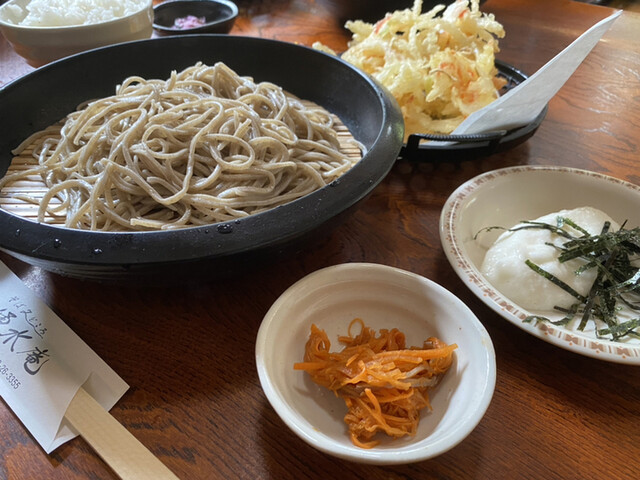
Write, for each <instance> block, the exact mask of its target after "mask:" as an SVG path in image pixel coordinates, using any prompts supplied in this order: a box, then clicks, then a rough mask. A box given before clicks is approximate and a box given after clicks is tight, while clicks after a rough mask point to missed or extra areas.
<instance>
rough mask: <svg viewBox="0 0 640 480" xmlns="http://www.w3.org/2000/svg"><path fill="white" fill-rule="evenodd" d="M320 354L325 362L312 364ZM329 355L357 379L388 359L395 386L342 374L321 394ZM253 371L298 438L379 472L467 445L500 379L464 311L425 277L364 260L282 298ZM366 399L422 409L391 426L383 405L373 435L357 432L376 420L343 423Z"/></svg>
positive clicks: (487, 345)
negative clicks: (375, 466) (317, 352)
mask: <svg viewBox="0 0 640 480" xmlns="http://www.w3.org/2000/svg"><path fill="white" fill-rule="evenodd" d="M325 335H326V337H325ZM315 347H319V348H320V350H323V349H324V350H328V351H329V353H327V352H326V351H325V352H321V353H320V357H322V358H320V357H316V356H314V353H313V351H314V349H315ZM360 347H362V348H360ZM356 350H357V351H358V353H356V354H353V352H354V351H356ZM352 354H353V355H354V357H353V358H354V359H353V360H352V359H350V358H348V357H351V356H352ZM369 355H371V356H369ZM368 356H369V357H368ZM356 357H357V359H356ZM414 357H421V358H422V361H420V360H416V359H415V358H414ZM328 358H330V359H331V361H329V363H331V362H333V361H334V360H335V361H337V362H341V361H343V360H345V361H346V363H348V364H349V365H353V366H355V367H354V369H352V370H353V371H354V372H355V375H357V370H359V369H360V368H368V369H371V370H372V371H373V370H376V369H377V368H378V367H377V365H378V364H381V365H382V366H381V369H382V370H386V369H385V368H384V365H386V362H387V359H389V358H394V364H395V368H396V370H393V372H394V373H393V374H390V375H391V376H393V375H396V374H398V376H397V377H395V378H396V379H401V382H400V383H399V384H394V385H392V384H391V383H392V382H393V380H385V382H388V383H389V384H388V385H383V384H381V383H379V382H378V381H377V380H373V379H372V378H368V379H364V377H363V378H361V379H358V378H356V377H349V378H348V379H345V378H342V377H341V378H340V380H339V382H340V385H338V380H336V381H335V382H334V384H333V385H330V386H327V385H323V379H322V378H320V377H321V375H322V371H321V370H320V367H321V366H322V368H324V367H325V366H327V365H328V364H327V363H326V362H325V360H327V359H328ZM365 358H369V359H370V360H369V361H367V360H365ZM436 359H442V362H443V363H439V362H440V360H436ZM405 360H406V361H407V362H412V364H411V367H406V368H405V367H404V366H403V362H404V361H405ZM256 364H257V369H258V375H259V378H260V382H261V384H262V388H263V390H264V392H265V395H266V396H267V399H268V400H269V402H270V403H271V405H272V406H273V408H274V409H275V411H276V412H277V413H278V415H279V416H280V417H281V418H282V420H283V421H284V423H285V424H286V425H287V426H288V427H289V428H290V429H291V430H292V431H293V432H294V433H295V434H296V435H298V436H299V437H300V438H301V439H302V440H303V441H305V442H306V443H308V444H309V445H311V446H313V447H315V448H317V449H318V450H320V451H322V452H325V453H327V454H329V455H333V456H335V457H338V458H342V459H346V460H351V461H355V462H359V463H368V464H378V465H390V464H406V463H412V462H418V461H422V460H426V459H428V458H432V457H435V456H437V455H440V454H442V453H444V452H446V451H447V450H449V449H451V448H453V447H454V446H456V445H457V444H458V443H460V442H461V441H463V440H464V438H465V437H466V436H467V435H469V434H470V433H471V431H472V430H473V429H474V428H475V427H476V425H477V424H478V423H479V422H480V420H481V419H482V417H483V415H484V413H485V411H486V409H487V407H488V405H489V403H490V401H491V398H492V396H493V391H494V387H495V380H496V363H495V353H494V349H493V344H492V342H491V338H490V337H489V335H488V333H487V331H486V330H485V328H484V326H483V325H482V324H481V323H480V322H479V321H478V319H477V318H476V317H475V315H474V314H473V313H472V312H471V310H469V309H468V308H467V307H466V306H465V305H464V304H463V303H462V302H461V301H460V300H459V299H458V298H456V297H455V296H454V295H453V294H451V293H450V292H449V291H447V290H445V289H444V288H443V287H441V286H439V285H438V284H436V283H434V282H432V281H430V280H428V279H426V278H424V277H422V276H420V275H417V274H415V273H412V272H408V271H405V270H401V269H398V268H394V267H391V266H386V265H380V264H370V263H347V264H340V265H335V266H332V267H327V268H324V269H322V270H318V271H316V272H314V273H311V274H310V275H308V276H306V277H304V278H303V279H301V280H299V281H298V282H297V283H295V284H294V285H292V286H291V287H290V288H289V289H287V290H286V291H285V292H284V293H283V294H282V295H281V296H280V298H279V299H278V300H277V301H276V302H275V303H274V304H273V306H272V307H271V308H270V310H269V311H268V312H267V314H266V315H265V317H264V320H263V322H262V324H261V326H260V329H259V332H258V336H257V342H256ZM365 365H366V367H365ZM328 367H329V370H330V368H331V365H328ZM440 367H443V368H441V369H440ZM349 368H350V367H347V369H349ZM423 368H424V369H431V368H433V371H430V372H429V373H426V372H424V371H422V372H421V370H422V369H423ZM329 370H327V372H329V373H328V374H329V375H331V372H330V371H329ZM343 370H344V369H343ZM345 371H346V370H345ZM386 371H389V370H386ZM379 378H381V377H379ZM332 390H333V391H332ZM367 390H368V392H367ZM389 395H393V396H395V397H396V398H393V399H391V398H389ZM372 397H374V398H375V399H377V400H371V401H372V402H374V403H376V402H378V403H379V404H380V405H383V404H384V405H386V403H385V401H386V402H396V401H397V402H403V401H407V402H409V404H410V408H409V410H411V409H413V408H414V407H416V406H417V408H415V409H413V410H411V411H412V412H413V413H411V414H408V416H409V417H410V418H409V420H407V419H405V418H403V420H402V421H398V423H394V421H395V419H393V418H390V417H387V416H386V415H387V414H389V412H387V408H386V407H385V406H384V405H383V406H381V407H380V408H381V412H382V416H383V418H384V421H382V422H379V423H377V424H376V425H375V427H373V428H374V429H375V430H374V431H375V434H373V435H370V434H368V433H366V432H365V433H363V431H362V430H361V429H360V427H361V426H364V425H368V424H369V422H371V421H373V420H372V419H370V418H366V416H365V417H363V418H362V419H360V418H355V419H354V418H353V417H350V415H352V414H354V415H357V413H356V412H357V411H358V405H359V404H360V403H359V402H367V401H369V400H370V399H371V398H372ZM383 397H384V398H383ZM401 397H403V398H401ZM423 400H426V402H427V404H426V405H424V404H423ZM416 411H417V413H416ZM414 414H415V415H417V417H415V416H414ZM414 420H415V422H414ZM409 421H411V422H414V424H413V425H412V426H407V423H408V422H409Z"/></svg>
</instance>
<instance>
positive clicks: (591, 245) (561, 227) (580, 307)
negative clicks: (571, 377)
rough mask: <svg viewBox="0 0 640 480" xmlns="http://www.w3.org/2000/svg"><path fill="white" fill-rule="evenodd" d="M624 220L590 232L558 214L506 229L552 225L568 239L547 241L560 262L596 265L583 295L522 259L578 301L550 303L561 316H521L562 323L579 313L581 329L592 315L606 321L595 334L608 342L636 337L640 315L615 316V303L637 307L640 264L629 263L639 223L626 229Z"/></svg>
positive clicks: (639, 250)
mask: <svg viewBox="0 0 640 480" xmlns="http://www.w3.org/2000/svg"><path fill="white" fill-rule="evenodd" d="M625 225H626V222H625V223H624V224H623V225H622V226H621V227H620V229H619V230H616V231H610V227H611V225H610V224H609V222H605V223H604V225H603V227H602V231H601V232H600V234H599V235H591V234H589V232H587V231H586V230H585V229H584V228H582V227H580V226H579V225H577V224H576V223H575V222H573V221H572V220H571V219H570V218H566V217H561V216H559V217H558V219H557V222H556V225H550V224H547V223H543V222H535V221H524V222H521V224H519V225H518V226H516V227H514V228H511V229H508V231H510V232H513V231H517V230H524V229H540V228H542V229H547V230H550V231H551V232H553V233H555V234H557V235H560V236H562V237H564V238H566V239H567V241H566V242H565V243H564V244H562V245H561V246H556V245H553V244H551V243H548V244H547V245H550V246H552V247H554V248H556V249H558V250H559V255H558V261H559V262H561V263H562V262H567V261H569V260H572V259H576V258H579V259H582V260H583V261H584V265H582V266H581V267H580V268H579V269H578V270H577V271H576V272H575V273H576V275H580V274H581V273H583V272H585V271H588V270H590V269H593V268H595V269H597V275H596V279H595V280H594V282H593V285H592V286H591V289H590V290H589V293H588V294H587V295H586V296H583V295H581V294H579V293H578V292H576V291H575V290H574V289H573V288H571V287H570V286H569V285H567V284H566V283H565V282H563V281H562V280H560V279H559V278H557V277H555V276H554V275H553V274H551V273H549V272H547V271H546V270H544V269H543V268H541V267H540V266H539V265H536V264H535V263H534V262H532V261H530V260H526V264H527V265H528V266H529V268H531V269H532V270H534V271H535V272H537V273H538V274H540V275H542V276H543V277H545V278H546V279H548V280H549V281H551V282H553V283H554V284H555V285H557V286H559V287H560V288H562V289H563V290H564V291H566V292H567V293H569V294H570V295H572V296H573V297H574V298H575V299H576V302H575V303H574V304H572V305H570V306H569V307H568V308H566V307H564V308H563V307H560V306H555V307H554V309H555V310H556V311H559V312H562V313H564V314H565V316H564V317H563V318H562V319H560V320H557V321H552V320H550V319H548V318H546V317H544V316H540V315H530V316H528V317H527V318H525V320H524V321H525V322H527V323H529V322H536V323H537V322H548V323H551V324H553V325H557V326H565V325H567V324H568V323H569V322H570V321H571V320H573V319H574V318H575V317H576V316H578V315H581V318H580V324H579V325H578V330H579V331H583V330H584V328H585V327H586V326H587V324H588V322H589V321H590V320H591V321H594V323H595V319H598V320H600V321H602V322H603V323H604V324H605V325H606V327H605V328H598V324H597V323H595V325H596V336H597V337H598V338H603V339H605V338H606V339H608V340H612V341H619V340H621V339H624V338H628V337H635V338H640V317H639V318H634V319H632V320H629V321H626V322H624V323H620V322H619V321H618V318H617V313H618V311H619V310H620V308H621V307H620V306H619V305H618V302H619V303H620V304H623V305H625V306H626V307H628V308H629V309H631V310H634V311H639V310H640V268H638V267H636V266H634V265H632V257H634V256H637V255H639V254H640V227H636V228H633V229H631V230H627V229H625ZM565 226H569V227H571V228H572V229H573V230H575V231H577V232H578V234H572V233H571V232H570V231H569V230H567V229H566V228H565ZM495 228H500V227H490V228H487V229H484V230H483V231H488V230H493V229H495ZM476 236H477V235H476Z"/></svg>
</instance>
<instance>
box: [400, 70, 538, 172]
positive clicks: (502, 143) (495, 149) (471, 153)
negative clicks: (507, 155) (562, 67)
mask: <svg viewBox="0 0 640 480" xmlns="http://www.w3.org/2000/svg"><path fill="white" fill-rule="evenodd" d="M495 63H496V67H497V69H498V75H499V76H501V77H503V78H505V79H506V80H507V83H506V84H505V86H504V87H503V88H502V90H501V91H500V94H501V95H504V94H505V93H506V92H507V91H509V90H511V89H512V88H514V87H515V86H516V85H519V84H520V83H522V82H524V81H525V80H526V79H527V78H528V77H527V75H525V74H524V73H523V72H521V71H520V70H518V69H517V68H515V67H513V66H512V65H509V64H508V63H505V62H502V61H500V60H496V62H495ZM547 110H548V106H545V108H544V109H543V110H542V111H541V112H540V114H539V115H538V116H537V117H536V118H535V119H534V120H533V121H532V122H531V123H529V124H528V125H525V126H524V127H519V128H515V129H513V130H500V131H496V132H489V133H482V134H475V135H435V134H427V133H419V134H412V135H409V138H408V140H407V142H406V143H405V144H404V145H403V147H402V149H401V150H400V155H399V157H398V158H400V159H402V160H408V161H412V162H452V161H461V160H473V159H475V158H480V157H487V156H489V155H493V154H495V153H499V152H503V151H506V150H509V149H511V148H513V147H515V146H517V145H519V144H521V143H523V142H525V141H526V140H527V139H529V138H530V137H531V136H533V134H534V133H535V132H536V130H537V129H538V127H539V126H540V124H541V123H542V120H544V117H545V116H546V115H547ZM425 140H430V141H425ZM434 141H435V142H437V143H433V142H434ZM442 142H447V143H446V144H443V143H442Z"/></svg>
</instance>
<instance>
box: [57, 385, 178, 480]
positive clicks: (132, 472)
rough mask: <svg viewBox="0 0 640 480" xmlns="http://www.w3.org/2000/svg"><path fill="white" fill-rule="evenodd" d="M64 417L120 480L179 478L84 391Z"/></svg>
mask: <svg viewBox="0 0 640 480" xmlns="http://www.w3.org/2000/svg"><path fill="white" fill-rule="evenodd" d="M65 418H66V419H67V420H68V421H69V423H70V424H71V426H72V427H73V428H74V429H75V430H76V431H77V432H78V434H80V436H81V437H82V438H84V439H85V441H86V442H87V443H88V444H89V445H91V447H92V448H93V449H94V450H95V451H96V453H97V454H98V455H99V456H100V457H101V458H102V459H103V460H104V461H105V463H106V464H107V465H109V467H111V468H112V469H113V471H114V472H115V473H116V474H117V475H118V476H119V477H120V478H121V479H123V480H129V479H131V480H134V479H135V480H146V479H149V480H164V479H171V480H177V479H178V477H176V476H175V475H174V474H173V472H171V471H170V470H169V469H168V468H167V467H166V466H165V465H164V464H163V463H162V462H160V460H159V459H158V458H157V457H155V456H154V455H153V454H152V453H151V452H150V451H149V450H148V449H147V448H146V447H145V446H144V445H142V443H140V442H139V441H138V440H137V439H136V438H135V437H134V436H133V435H132V434H131V433H130V432H129V431H128V430H127V429H126V428H124V426H122V424H120V423H119V422H118V421H117V420H116V419H115V418H114V417H113V416H111V414H110V413H109V412H107V411H106V410H105V409H104V408H103V407H102V405H100V404H99V403H98V402H97V401H96V400H95V399H94V398H93V397H92V396H91V395H89V394H88V393H87V392H86V391H85V390H84V389H83V388H80V389H79V390H78V393H76V395H75V397H73V399H72V400H71V403H70V404H69V408H68V409H67V412H66V413H65Z"/></svg>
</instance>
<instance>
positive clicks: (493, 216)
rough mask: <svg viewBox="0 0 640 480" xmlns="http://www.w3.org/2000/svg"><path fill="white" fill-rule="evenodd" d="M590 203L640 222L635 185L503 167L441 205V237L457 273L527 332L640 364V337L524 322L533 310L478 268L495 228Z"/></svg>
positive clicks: (563, 171) (575, 172)
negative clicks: (503, 291)
mask: <svg viewBox="0 0 640 480" xmlns="http://www.w3.org/2000/svg"><path fill="white" fill-rule="evenodd" d="M583 206H591V207H595V208H597V209H599V210H602V211H603V212H605V213H607V214H609V215H610V216H611V217H612V218H613V219H614V220H617V221H619V222H622V221H624V220H628V223H627V228H632V227H635V226H638V225H640V187H638V186H637V185H634V184H631V183H628V182H625V181H622V180H619V179H616V178H613V177H610V176H606V175H602V174H600V173H595V172H591V171H587V170H580V169H575V168H566V167H556V166H523V167H510V168H503V169H499V170H495V171H491V172H487V173H484V174H481V175H478V176H477V177H475V178H472V179H471V180H469V181H468V182H466V183H464V184H463V185H461V186H460V187H458V189H456V191H454V192H453V193H452V194H451V196H450V197H449V199H448V200H447V202H446V203H445V205H444V208H443V209H442V214H441V217H440V238H441V241H442V246H443V248H444V252H445V254H446V256H447V258H448V260H449V262H450V263H451V265H452V267H453V269H454V270H455V271H456V273H457V274H458V276H459V277H460V278H461V279H462V280H463V281H464V282H465V284H466V285H467V286H468V287H469V289H470V290H471V291H472V292H473V293H474V294H475V295H476V296H477V297H478V298H479V299H480V300H482V301H483V302H484V303H486V304H487V305H488V306H489V307H490V308H491V309H493V310H494V311H495V312H497V313H498V314H500V315H501V316H502V317H504V318H505V319H507V320H508V321H510V322H511V323H513V324H514V325H516V326H518V327H519V328H522V329H523V330H525V331H526V332H528V333H530V334H532V335H534V336H536V337H538V338H541V339H543V340H545V341H547V342H549V343H552V344H554V345H557V346H559V347H562V348H565V349H567V350H570V351H573V352H576V353H579V354H581V355H586V356H589V357H593V358H598V359H601V360H607V361H611V362H617V363H626V364H634V365H640V342H639V341H637V340H634V339H631V340H629V341H625V342H623V341H620V342H613V341H609V340H606V339H604V340H601V339H597V338H596V337H595V335H594V334H590V333H588V332H579V331H576V330H571V329H567V328H563V327H556V326H554V325H552V324H550V323H543V322H540V323H538V324H535V323H524V322H523V320H524V319H525V318H526V317H527V316H528V315H530V313H531V312H528V311H526V310H525V309H524V308H522V307H520V306H518V305H516V304H515V303H513V302H512V301H510V300H509V299H508V298H506V297H505V296H503V295H502V294H501V293H500V292H499V291H498V290H497V289H495V288H494V287H493V286H492V285H491V284H490V283H489V282H488V281H487V280H486V279H485V278H484V277H483V275H482V274H481V272H480V268H481V265H482V261H483V259H484V256H485V253H486V251H487V250H488V248H489V247H490V246H491V245H492V244H493V242H495V240H496V238H497V237H498V236H499V235H500V233H502V232H501V231H500V230H494V231H491V232H486V233H483V234H482V235H479V236H478V238H475V239H474V236H475V235H476V234H477V233H478V232H480V231H481V230H482V229H484V228H486V227H491V226H502V227H506V228H510V227H512V226H514V225H515V224H517V223H518V222H520V221H524V220H534V219H536V218H538V217H540V216H542V215H545V214H548V213H552V212H557V211H559V210H562V209H573V208H577V207H583Z"/></svg>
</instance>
